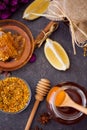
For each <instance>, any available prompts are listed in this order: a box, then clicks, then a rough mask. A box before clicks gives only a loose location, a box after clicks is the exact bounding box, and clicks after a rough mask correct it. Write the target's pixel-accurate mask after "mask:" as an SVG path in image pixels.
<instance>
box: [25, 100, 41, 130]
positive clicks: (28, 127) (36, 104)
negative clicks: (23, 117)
mask: <svg viewBox="0 0 87 130" xmlns="http://www.w3.org/2000/svg"><path fill="white" fill-rule="evenodd" d="M39 102H40V101H38V100H36V101H35V103H34V106H33V109H32V111H31V114H30V116H29V119H28V121H27V124H26V127H25V130H29V129H30V126H31V123H32V120H33V118H34V115H35V113H36V111H37V108H38V105H39Z"/></svg>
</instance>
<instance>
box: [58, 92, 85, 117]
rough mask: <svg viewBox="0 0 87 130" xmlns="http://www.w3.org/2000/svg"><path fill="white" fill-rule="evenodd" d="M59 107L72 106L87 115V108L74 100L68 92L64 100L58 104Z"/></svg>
mask: <svg viewBox="0 0 87 130" xmlns="http://www.w3.org/2000/svg"><path fill="white" fill-rule="evenodd" d="M58 107H72V108H75V109H77V110H79V111H81V112H83V113H84V114H86V115H87V108H85V107H84V106H81V105H79V104H77V103H76V102H74V101H73V100H72V99H71V97H70V96H69V95H68V94H67V93H66V92H65V98H64V100H63V101H62V102H61V104H59V105H58Z"/></svg>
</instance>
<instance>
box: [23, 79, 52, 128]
mask: <svg viewBox="0 0 87 130" xmlns="http://www.w3.org/2000/svg"><path fill="white" fill-rule="evenodd" d="M49 89H50V81H49V80H48V79H41V80H40V81H39V82H38V84H37V86H36V95H35V99H36V101H35V103H34V106H33V109H32V112H31V114H30V116H29V119H28V121H27V124H26V127H25V130H29V129H30V126H31V123H32V121H33V118H34V115H35V113H36V110H37V108H38V105H39V103H40V101H42V100H43V99H44V96H46V95H47V93H48V91H49Z"/></svg>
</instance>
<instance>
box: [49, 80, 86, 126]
mask: <svg viewBox="0 0 87 130" xmlns="http://www.w3.org/2000/svg"><path fill="white" fill-rule="evenodd" d="M60 87H61V88H62V89H64V91H65V92H67V93H68V95H69V96H70V97H71V99H72V100H73V101H75V102H76V103H78V104H80V105H82V106H84V107H86V105H87V90H85V88H84V87H82V86H80V85H78V84H76V83H72V82H66V83H62V84H58V85H56V87H53V88H52V89H51V91H50V92H49V93H48V96H47V107H48V110H49V111H50V114H52V116H53V118H54V119H55V120H56V121H58V122H60V123H63V124H73V123H77V122H78V121H80V120H81V119H82V118H83V117H85V115H84V114H83V113H82V112H80V111H78V110H76V109H74V108H71V107H58V106H57V105H56V102H57V99H56V100H55V95H56V94H58V88H60ZM61 95H63V94H61ZM62 99H63V98H61V97H60V101H61V100H62ZM60 101H58V102H60Z"/></svg>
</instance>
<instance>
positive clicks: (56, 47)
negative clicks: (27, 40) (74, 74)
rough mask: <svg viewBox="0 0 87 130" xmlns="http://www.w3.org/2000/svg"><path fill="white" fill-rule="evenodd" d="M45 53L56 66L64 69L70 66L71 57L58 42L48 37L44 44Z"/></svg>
mask: <svg viewBox="0 0 87 130" xmlns="http://www.w3.org/2000/svg"><path fill="white" fill-rule="evenodd" d="M44 53H45V56H46V58H47V60H48V61H49V63H50V64H51V65H52V66H53V67H54V68H56V69H58V70H63V71H65V70H66V69H68V68H69V66H70V61H69V57H68V55H67V53H66V51H65V50H64V48H63V47H62V46H61V45H60V44H59V43H58V42H56V41H53V40H51V39H49V38H48V39H47V40H46V43H45V46H44Z"/></svg>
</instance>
